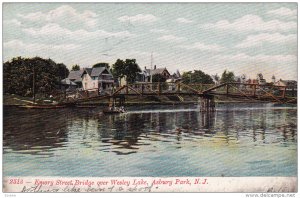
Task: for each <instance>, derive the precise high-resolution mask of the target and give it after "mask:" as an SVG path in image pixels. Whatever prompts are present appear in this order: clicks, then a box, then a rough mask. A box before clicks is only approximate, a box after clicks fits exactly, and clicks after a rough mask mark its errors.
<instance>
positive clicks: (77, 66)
mask: <svg viewBox="0 0 300 198" xmlns="http://www.w3.org/2000/svg"><path fill="white" fill-rule="evenodd" d="M78 70H80V66H79V65H73V66H72V69H71V71H78Z"/></svg>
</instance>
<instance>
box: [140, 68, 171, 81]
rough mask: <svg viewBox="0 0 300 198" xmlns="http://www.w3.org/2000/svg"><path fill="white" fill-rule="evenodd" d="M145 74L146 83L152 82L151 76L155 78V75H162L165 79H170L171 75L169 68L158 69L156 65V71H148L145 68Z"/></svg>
mask: <svg viewBox="0 0 300 198" xmlns="http://www.w3.org/2000/svg"><path fill="white" fill-rule="evenodd" d="M145 73H146V74H147V75H146V76H145V82H151V80H152V79H151V76H152V77H153V76H154V75H157V74H158V75H161V76H162V77H164V78H165V79H168V78H169V77H170V76H171V75H170V73H169V71H168V70H167V68H156V65H154V69H147V68H146V67H145Z"/></svg>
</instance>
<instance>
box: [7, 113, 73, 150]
mask: <svg viewBox="0 0 300 198" xmlns="http://www.w3.org/2000/svg"><path fill="white" fill-rule="evenodd" d="M67 119H68V116H67V113H66V111H65V110H59V111H56V110H54V111H52V110H36V109H32V110H30V109H26V110H23V109H17V108H4V116H3V146H4V147H9V148H11V149H12V150H15V151H22V150H32V153H33V154H34V153H38V152H39V151H43V150H47V149H51V148H55V147H61V146H62V144H61V143H62V142H65V141H66V138H67V126H66V123H67Z"/></svg>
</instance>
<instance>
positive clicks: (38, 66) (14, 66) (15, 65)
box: [3, 57, 69, 96]
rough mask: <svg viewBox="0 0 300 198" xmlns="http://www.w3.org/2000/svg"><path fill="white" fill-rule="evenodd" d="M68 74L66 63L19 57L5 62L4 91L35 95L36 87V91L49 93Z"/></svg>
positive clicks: (21, 94)
mask: <svg viewBox="0 0 300 198" xmlns="http://www.w3.org/2000/svg"><path fill="white" fill-rule="evenodd" d="M68 75H69V70H68V68H67V67H66V65H64V64H62V63H55V62H54V61H53V60H51V59H43V58H40V57H34V58H22V57H17V58H13V59H12V60H11V61H7V62H5V63H3V90H4V93H10V94H17V95H20V96H33V88H34V91H35V93H40V94H44V95H48V94H51V92H52V91H53V90H54V89H56V88H58V87H59V85H60V81H61V80H62V79H64V78H66V77H67V76H68ZM34 82H35V83H34ZM33 86H34V87H33Z"/></svg>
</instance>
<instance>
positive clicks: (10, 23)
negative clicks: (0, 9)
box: [3, 19, 22, 27]
mask: <svg viewBox="0 0 300 198" xmlns="http://www.w3.org/2000/svg"><path fill="white" fill-rule="evenodd" d="M3 24H4V25H7V26H11V25H14V26H17V27H20V26H21V25H22V23H21V22H20V21H18V20H17V19H11V20H4V21H3Z"/></svg>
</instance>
